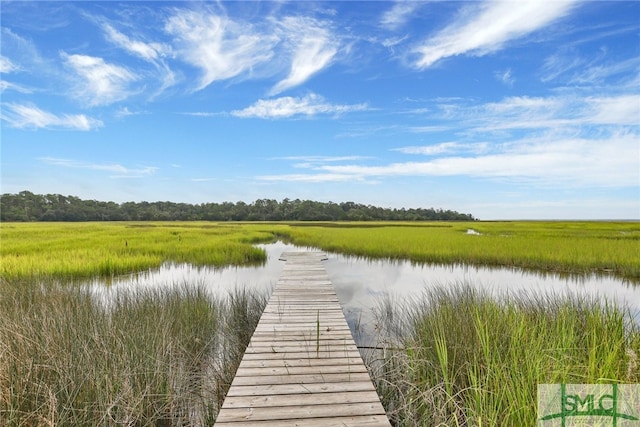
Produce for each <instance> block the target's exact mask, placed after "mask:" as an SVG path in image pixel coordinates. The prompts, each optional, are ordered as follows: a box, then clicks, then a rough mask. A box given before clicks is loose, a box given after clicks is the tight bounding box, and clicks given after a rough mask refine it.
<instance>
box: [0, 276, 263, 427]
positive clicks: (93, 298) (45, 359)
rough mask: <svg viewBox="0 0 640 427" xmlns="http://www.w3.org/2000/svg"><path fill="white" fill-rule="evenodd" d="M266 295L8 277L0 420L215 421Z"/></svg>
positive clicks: (2, 295)
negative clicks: (104, 287)
mask: <svg viewBox="0 0 640 427" xmlns="http://www.w3.org/2000/svg"><path fill="white" fill-rule="evenodd" d="M265 305H266V296H265V295H262V294H257V293H255V292H253V293H252V292H248V291H246V290H237V291H235V292H232V293H230V294H229V295H228V296H227V297H225V298H216V299H212V297H211V296H210V295H208V293H207V291H206V289H205V288H204V286H200V285H197V284H196V285H195V286H193V284H186V283H185V284H177V285H176V286H174V287H173V288H172V289H162V290H160V289H154V290H136V291H132V290H128V291H124V292H120V291H118V293H117V294H115V295H111V296H109V297H108V298H105V297H104V296H102V297H101V296H97V295H92V294H91V293H90V292H89V291H87V290H86V289H82V288H79V287H72V286H66V287H59V286H55V285H38V286H36V285H33V284H22V285H21V284H17V283H8V282H6V281H1V282H0V420H3V423H5V425H7V426H20V425H70V426H85V425H212V424H213V421H214V420H215V417H216V415H217V412H218V410H219V408H220V406H221V404H222V401H223V399H224V396H225V394H226V390H227V389H228V387H229V385H230V383H231V379H232V378H233V375H234V374H235V369H236V367H237V366H238V364H239V360H240V358H241V355H242V353H243V351H244V349H245V347H246V345H247V344H248V341H249V339H248V337H250V336H251V334H252V331H253V329H254V328H255V325H256V324H257V322H258V319H259V317H260V314H261V312H262V309H263V308H264V306H265Z"/></svg>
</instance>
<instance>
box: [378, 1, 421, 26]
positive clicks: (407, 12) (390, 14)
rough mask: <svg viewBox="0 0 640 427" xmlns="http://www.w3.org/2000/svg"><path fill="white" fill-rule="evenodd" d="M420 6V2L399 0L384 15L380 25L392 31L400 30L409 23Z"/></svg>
mask: <svg viewBox="0 0 640 427" xmlns="http://www.w3.org/2000/svg"><path fill="white" fill-rule="evenodd" d="M420 6H421V2H419V1H409V0H397V1H395V2H394V3H393V6H391V9H389V10H387V11H386V12H385V13H383V14H382V17H381V18H380V24H382V26H383V27H385V28H388V29H390V30H395V29H398V28H399V27H401V26H403V25H404V24H405V23H406V22H407V21H409V19H410V18H411V16H412V15H413V14H414V13H415V11H416V9H417V8H419V7H420Z"/></svg>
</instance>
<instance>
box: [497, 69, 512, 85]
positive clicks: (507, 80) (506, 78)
mask: <svg viewBox="0 0 640 427" xmlns="http://www.w3.org/2000/svg"><path fill="white" fill-rule="evenodd" d="M494 75H495V77H496V79H498V81H500V82H502V83H504V84H505V85H507V86H509V87H511V86H513V84H514V83H515V81H516V79H515V77H513V73H512V72H511V68H507V69H506V70H505V71H496V73H495V74H494Z"/></svg>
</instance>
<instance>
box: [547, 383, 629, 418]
mask: <svg viewBox="0 0 640 427" xmlns="http://www.w3.org/2000/svg"><path fill="white" fill-rule="evenodd" d="M538 425H539V426H541V427H542V426H543V427H552V426H561V427H572V426H603V427H604V426H613V427H623V426H634V427H638V426H640V385H638V384H538Z"/></svg>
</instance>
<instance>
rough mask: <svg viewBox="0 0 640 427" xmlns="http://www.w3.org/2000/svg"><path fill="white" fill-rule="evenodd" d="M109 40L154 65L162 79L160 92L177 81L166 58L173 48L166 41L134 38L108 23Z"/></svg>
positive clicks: (106, 27) (106, 24)
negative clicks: (158, 41) (148, 41)
mask: <svg viewBox="0 0 640 427" xmlns="http://www.w3.org/2000/svg"><path fill="white" fill-rule="evenodd" d="M102 29H103V31H104V32H105V35H106V38H107V40H109V41H110V42H112V43H113V44H115V45H116V46H118V47H120V48H122V49H124V50H125V51H126V52H128V53H130V54H132V55H134V56H137V57H139V58H141V59H143V60H145V61H147V62H149V63H151V64H153V65H154V67H155V69H156V71H157V73H159V75H158V77H159V80H160V89H159V90H158V93H161V92H163V91H164V90H165V89H167V88H168V87H170V86H173V85H174V84H175V83H176V82H177V77H176V74H175V73H174V72H173V71H172V70H171V69H170V68H169V66H168V64H167V62H166V61H165V58H166V57H167V56H170V55H171V54H172V48H171V46H169V45H168V44H166V43H156V42H150V43H147V42H143V41H139V40H132V39H131V38H130V37H129V36H127V35H125V34H123V33H121V32H120V31H118V30H116V29H115V28H114V27H113V26H112V25H110V24H108V23H103V24H102Z"/></svg>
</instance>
